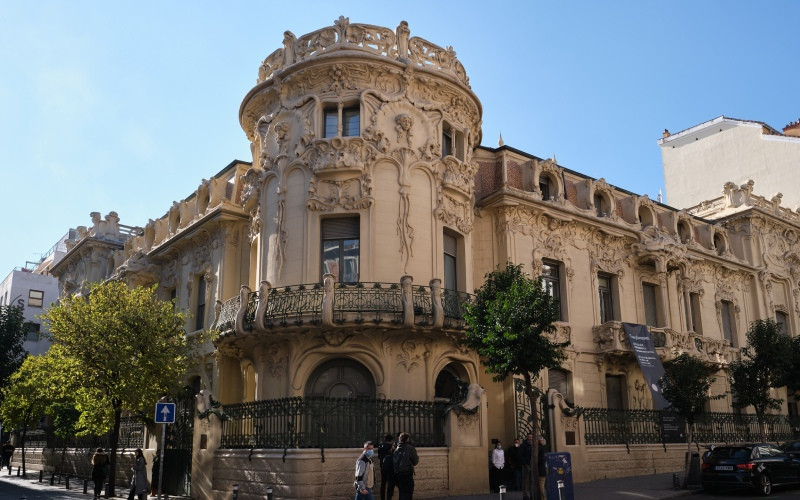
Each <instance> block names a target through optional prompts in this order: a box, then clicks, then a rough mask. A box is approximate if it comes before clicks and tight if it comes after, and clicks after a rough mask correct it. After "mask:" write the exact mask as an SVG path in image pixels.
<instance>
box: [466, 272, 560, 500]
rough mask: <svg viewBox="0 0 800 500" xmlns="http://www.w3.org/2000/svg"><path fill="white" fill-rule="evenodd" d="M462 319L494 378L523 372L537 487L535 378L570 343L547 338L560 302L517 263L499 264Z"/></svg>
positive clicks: (556, 363) (553, 365)
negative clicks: (532, 439)
mask: <svg viewBox="0 0 800 500" xmlns="http://www.w3.org/2000/svg"><path fill="white" fill-rule="evenodd" d="M464 318H465V320H466V323H467V325H468V329H467V331H466V334H465V337H464V340H463V342H464V344H466V345H467V346H469V347H470V348H472V349H474V350H475V351H476V352H477V353H478V355H480V357H481V362H482V363H483V365H484V367H485V368H486V373H489V374H491V375H492V378H493V379H494V380H495V381H497V382H501V381H503V380H505V379H506V378H507V377H508V376H514V375H520V376H522V377H523V380H524V382H525V394H526V395H527V397H528V403H529V404H530V411H531V417H532V422H531V423H532V427H533V435H534V441H533V449H532V456H531V462H530V463H531V485H532V488H531V489H533V490H534V491H536V488H535V486H534V485H536V473H537V470H538V469H537V460H538V451H539V450H538V448H539V441H538V439H535V437H536V436H537V435H538V434H539V418H538V408H537V404H536V403H537V401H538V397H537V396H538V394H539V390H538V388H536V386H535V385H534V383H535V382H536V379H537V378H538V376H539V373H540V372H541V371H542V370H544V369H545V368H558V367H560V366H561V362H562V361H564V359H566V356H565V355H564V348H565V347H566V346H568V345H569V342H564V343H556V342H552V341H551V340H550V337H549V336H548V334H551V333H553V332H555V330H556V327H555V325H554V324H553V323H554V322H555V321H556V320H558V318H559V304H558V303H557V302H556V300H555V299H554V298H553V297H551V296H550V295H549V294H548V293H547V291H546V289H545V287H544V284H543V282H542V278H541V277H538V278H537V279H532V278H531V277H530V276H528V275H527V274H526V273H525V272H523V271H522V266H521V265H513V264H511V263H507V264H506V267H505V269H501V268H500V267H499V266H498V268H497V269H496V270H494V271H492V272H491V273H488V274H487V275H486V281H485V283H484V284H483V286H482V287H481V288H480V289H479V290H477V292H476V296H475V301H474V302H473V303H472V304H467V306H466V314H465V315H464ZM535 495H538V494H535Z"/></svg>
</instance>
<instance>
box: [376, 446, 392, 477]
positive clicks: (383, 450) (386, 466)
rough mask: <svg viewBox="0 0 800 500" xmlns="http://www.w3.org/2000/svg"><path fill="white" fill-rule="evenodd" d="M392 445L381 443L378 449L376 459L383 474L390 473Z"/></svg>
mask: <svg viewBox="0 0 800 500" xmlns="http://www.w3.org/2000/svg"><path fill="white" fill-rule="evenodd" d="M393 446H394V445H393V444H392V443H383V444H381V445H380V447H379V448H378V458H379V459H380V462H381V470H382V471H384V472H391V471H392V469H393V467H394V465H393V464H392V447H393Z"/></svg>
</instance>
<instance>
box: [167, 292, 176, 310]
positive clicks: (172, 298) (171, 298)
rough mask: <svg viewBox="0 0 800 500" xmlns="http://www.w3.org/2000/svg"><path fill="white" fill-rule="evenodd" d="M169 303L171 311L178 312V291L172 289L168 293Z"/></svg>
mask: <svg viewBox="0 0 800 500" xmlns="http://www.w3.org/2000/svg"><path fill="white" fill-rule="evenodd" d="M169 301H170V302H172V310H173V311H177V310H178V289H177V288H173V289H172V290H170V291H169Z"/></svg>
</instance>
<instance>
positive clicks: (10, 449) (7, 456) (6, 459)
mask: <svg viewBox="0 0 800 500" xmlns="http://www.w3.org/2000/svg"><path fill="white" fill-rule="evenodd" d="M14 450H16V448H14V445H13V444H11V441H6V442H5V444H4V445H3V450H2V457H3V462H2V465H0V468H2V467H8V473H9V474H11V457H12V456H13V455H14Z"/></svg>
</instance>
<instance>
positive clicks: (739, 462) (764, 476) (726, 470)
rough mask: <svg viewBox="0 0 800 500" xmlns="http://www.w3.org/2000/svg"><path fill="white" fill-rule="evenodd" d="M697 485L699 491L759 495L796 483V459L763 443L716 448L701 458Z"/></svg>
mask: <svg viewBox="0 0 800 500" xmlns="http://www.w3.org/2000/svg"><path fill="white" fill-rule="evenodd" d="M700 481H701V483H702V484H703V488H704V489H706V490H708V491H713V490H716V489H718V488H729V487H736V486H740V487H745V488H754V489H756V490H758V491H759V492H760V493H761V494H762V495H769V494H770V493H772V487H773V486H776V485H783V484H793V483H800V459H798V458H793V457H792V456H791V455H789V454H787V453H784V452H783V450H781V449H780V448H778V447H777V446H774V445H771V444H767V443H755V444H742V445H734V446H719V447H717V448H714V449H713V450H711V451H710V452H709V453H707V454H705V455H704V457H703V464H702V466H701V474H700Z"/></svg>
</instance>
